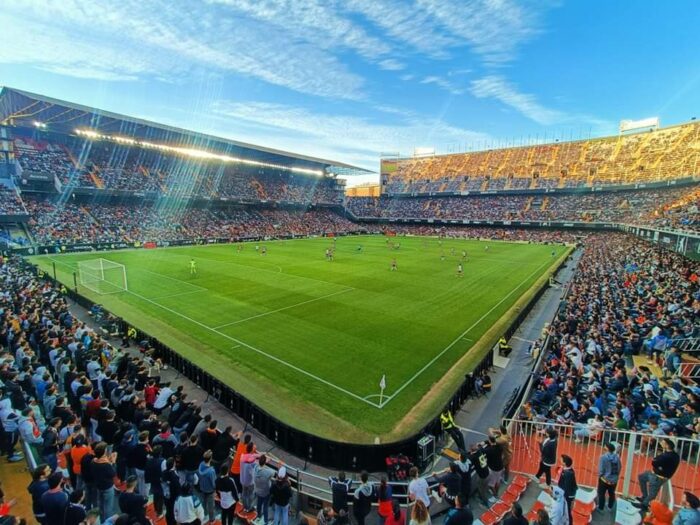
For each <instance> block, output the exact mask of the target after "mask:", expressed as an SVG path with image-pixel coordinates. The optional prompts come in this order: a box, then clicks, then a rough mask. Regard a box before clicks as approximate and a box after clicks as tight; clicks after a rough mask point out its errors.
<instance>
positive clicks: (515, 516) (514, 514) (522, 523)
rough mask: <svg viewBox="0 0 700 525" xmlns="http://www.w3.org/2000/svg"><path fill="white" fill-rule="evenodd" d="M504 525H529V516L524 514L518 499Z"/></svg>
mask: <svg viewBox="0 0 700 525" xmlns="http://www.w3.org/2000/svg"><path fill="white" fill-rule="evenodd" d="M503 525H528V524H527V518H526V517H525V516H523V508H522V507H521V506H520V503H518V502H517V501H516V502H515V503H513V505H512V506H511V508H510V513H508V514H507V515H506V518H505V519H504V520H503Z"/></svg>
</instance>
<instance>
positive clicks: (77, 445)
mask: <svg viewBox="0 0 700 525" xmlns="http://www.w3.org/2000/svg"><path fill="white" fill-rule="evenodd" d="M92 453H93V452H92V447H90V445H88V444H87V440H86V439H85V436H83V435H82V434H79V435H77V436H75V438H73V446H72V447H71V449H70V459H71V463H72V467H71V469H72V471H73V474H75V479H76V489H82V488H84V486H83V485H84V484H83V478H82V476H81V468H80V463H81V461H82V459H83V456H85V455H86V454H92Z"/></svg>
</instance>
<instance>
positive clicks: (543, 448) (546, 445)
mask: <svg viewBox="0 0 700 525" xmlns="http://www.w3.org/2000/svg"><path fill="white" fill-rule="evenodd" d="M556 464H557V431H556V430H554V429H549V430H547V437H546V438H545V439H544V440H542V442H541V443H540V466H539V469H538V470H537V474H535V478H536V479H537V480H538V481H539V479H540V478H541V477H542V474H544V478H545V481H546V484H547V485H548V486H549V485H551V484H552V467H553V466H554V465H556Z"/></svg>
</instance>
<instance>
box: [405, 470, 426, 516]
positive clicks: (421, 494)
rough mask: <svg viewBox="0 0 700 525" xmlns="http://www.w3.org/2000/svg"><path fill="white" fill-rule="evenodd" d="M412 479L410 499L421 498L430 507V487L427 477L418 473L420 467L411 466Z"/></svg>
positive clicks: (409, 490) (409, 473) (409, 486)
mask: <svg viewBox="0 0 700 525" xmlns="http://www.w3.org/2000/svg"><path fill="white" fill-rule="evenodd" d="M408 475H409V476H410V477H411V481H410V483H409V484H408V499H409V500H410V501H417V500H420V501H422V502H423V504H424V505H425V506H426V507H428V508H429V507H430V487H429V486H428V482H427V481H426V480H425V478H422V477H420V476H419V475H418V468H416V467H411V470H409V471H408Z"/></svg>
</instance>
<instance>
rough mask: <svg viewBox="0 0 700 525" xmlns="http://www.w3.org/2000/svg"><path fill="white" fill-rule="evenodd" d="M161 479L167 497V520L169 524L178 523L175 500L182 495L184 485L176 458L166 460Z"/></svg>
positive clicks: (164, 494)
mask: <svg viewBox="0 0 700 525" xmlns="http://www.w3.org/2000/svg"><path fill="white" fill-rule="evenodd" d="M161 480H162V481H163V497H164V498H165V522H166V523H167V524H168V525H176V523H177V522H176V521H175V509H174V507H175V500H176V499H177V498H178V496H179V495H180V490H181V489H182V485H181V484H180V478H179V477H178V475H177V471H176V470H175V458H168V459H167V460H166V461H165V470H164V471H163V474H162V476H161Z"/></svg>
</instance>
